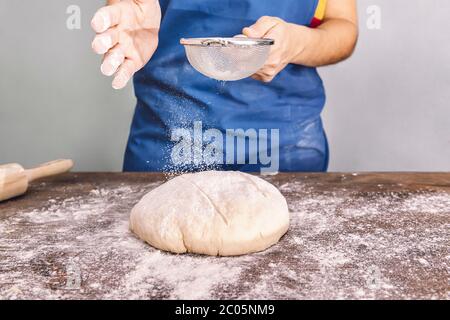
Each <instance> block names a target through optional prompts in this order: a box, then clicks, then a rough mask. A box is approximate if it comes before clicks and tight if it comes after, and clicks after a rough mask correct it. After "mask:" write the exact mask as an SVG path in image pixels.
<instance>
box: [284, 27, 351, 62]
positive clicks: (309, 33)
mask: <svg viewBox="0 0 450 320" xmlns="http://www.w3.org/2000/svg"><path fill="white" fill-rule="evenodd" d="M292 28H293V29H292V30H293V31H292V32H293V35H292V38H291V39H293V42H294V45H293V47H294V48H295V49H294V50H295V51H294V55H293V58H292V60H291V63H294V64H300V65H304V66H309V67H318V66H324V65H329V64H333V63H337V62H339V61H342V60H345V59H346V58H348V57H349V56H350V55H351V54H352V52H353V50H354V48H355V45H356V40H357V36H358V28H357V26H356V24H355V23H353V22H350V21H348V20H344V19H330V20H327V21H325V22H324V23H323V24H322V25H321V26H320V27H318V28H316V29H312V28H307V27H303V26H299V25H292ZM297 43H298V44H297Z"/></svg>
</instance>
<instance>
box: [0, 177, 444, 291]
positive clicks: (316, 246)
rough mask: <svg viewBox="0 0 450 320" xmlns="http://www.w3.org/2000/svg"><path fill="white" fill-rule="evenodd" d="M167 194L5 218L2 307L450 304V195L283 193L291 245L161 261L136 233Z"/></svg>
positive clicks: (108, 193)
mask: <svg viewBox="0 0 450 320" xmlns="http://www.w3.org/2000/svg"><path fill="white" fill-rule="evenodd" d="M267 179H269V180H270V179H272V178H271V177H269V178H267ZM272 182H273V181H272ZM273 183H274V184H276V183H275V182H273ZM157 185H158V183H155V184H150V185H149V184H147V185H141V184H133V185H123V184H122V185H119V184H116V185H115V186H112V187H110V188H93V189H92V191H91V192H90V193H89V194H87V195H83V196H77V197H72V198H67V199H48V200H47V205H46V206H45V208H41V209H39V210H28V209H23V210H21V211H19V212H17V213H16V214H15V215H13V216H10V217H9V218H5V219H2V220H0V234H1V238H0V298H2V299H24V298H27V299H44V298H45V299H60V298H64V299H75V298H81V299H87V298H102V299H120V298H125V299H139V298H150V299H210V298H218V299H221V298H223V299H288V298H290V299H317V298H318V299H327V298H369V299H375V298H376V299H380V298H394V297H396V298H448V296H447V291H448V282H447V281H448V270H449V269H448V263H449V260H450V256H449V253H448V244H449V235H448V230H449V229H450V223H449V214H450V195H449V194H447V193H444V192H431V191H423V192H420V191H419V192H383V191H382V190H380V191H379V192H369V193H367V192H365V193H360V192H355V191H345V190H344V191H343V189H339V190H336V191H335V192H333V191H331V192H317V191H315V189H314V187H313V186H311V185H308V184H307V183H300V182H293V183H288V184H283V185H281V186H280V185H278V187H279V189H280V191H281V192H282V193H283V194H284V195H285V196H286V198H287V199H288V203H289V206H290V211H291V227H290V229H289V231H288V233H287V234H286V235H285V236H284V237H283V238H282V239H281V241H280V243H279V244H277V245H275V246H273V247H271V248H270V249H268V250H267V251H264V252H261V253H257V254H251V255H246V256H239V257H229V258H218V257H207V256H197V255H174V254H169V253H165V252H161V251H159V250H156V249H153V248H152V247H150V246H149V245H147V244H145V243H143V242H141V241H140V240H138V239H137V238H136V237H134V235H133V234H132V233H131V232H130V231H129V230H128V217H129V212H130V210H131V208H132V207H133V206H134V205H135V204H136V202H137V201H138V200H139V199H140V198H141V197H142V196H143V195H144V194H145V193H147V192H148V191H149V190H151V189H153V188H154V187H156V186H157ZM0 208H1V207H0ZM0 210H1V209H0Z"/></svg>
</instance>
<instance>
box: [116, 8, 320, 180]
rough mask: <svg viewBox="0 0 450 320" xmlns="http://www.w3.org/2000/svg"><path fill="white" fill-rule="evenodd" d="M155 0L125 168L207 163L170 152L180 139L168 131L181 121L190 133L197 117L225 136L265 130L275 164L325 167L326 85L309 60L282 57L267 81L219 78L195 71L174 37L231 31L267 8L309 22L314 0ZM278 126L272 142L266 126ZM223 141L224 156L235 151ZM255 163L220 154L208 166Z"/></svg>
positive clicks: (254, 167) (256, 166)
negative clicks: (156, 13)
mask: <svg viewBox="0 0 450 320" xmlns="http://www.w3.org/2000/svg"><path fill="white" fill-rule="evenodd" d="M160 3H161V9H162V14H163V19H162V24H161V29H160V36H159V38H160V41H159V46H158V49H157V51H156V53H155V55H154V56H153V57H152V59H151V60H150V62H149V63H148V64H147V65H146V66H145V67H144V68H143V69H142V70H140V71H139V72H138V73H137V74H136V75H135V77H134V87H135V92H136V97H137V106H136V110H135V114H134V118H133V123H132V127H131V131H130V136H129V140H128V145H127V150H126V153H125V161H124V171H195V170H202V169H205V168H206V167H207V166H205V163H202V161H201V160H200V161H198V159H197V161H196V160H195V155H194V156H193V158H192V159H193V161H192V162H189V161H185V162H184V163H183V164H182V165H181V164H180V163H177V162H176V161H174V160H173V150H174V148H176V147H177V144H178V143H179V142H180V139H179V140H176V139H173V137H174V136H173V133H174V131H176V130H179V129H184V130H185V132H191V133H193V132H194V131H193V130H195V124H197V125H198V124H201V126H202V130H204V131H205V130H208V129H215V130H218V131H219V132H222V133H223V134H224V137H226V132H227V130H232V129H236V130H238V129H242V130H244V131H245V132H247V130H254V131H253V132H256V133H259V132H264V130H268V131H266V132H267V134H266V136H268V137H269V138H268V140H269V141H268V142H267V144H266V145H267V148H268V150H267V155H269V154H271V152H272V151H273V150H270V149H271V146H276V147H277V148H278V153H279V159H278V168H277V169H278V170H276V171H309V172H318V171H326V169H327V166H328V144H327V140H326V136H325V133H324V130H323V126H322V121H321V118H320V113H321V111H322V109H323V106H324V104H325V92H324V88H323V84H322V80H321V79H320V76H319V75H318V73H317V71H316V69H315V68H309V67H304V66H299V65H288V66H287V67H286V68H285V69H284V70H283V71H282V72H281V73H279V74H278V75H277V77H276V78H275V79H274V80H273V81H272V82H270V83H267V84H266V83H262V82H259V81H256V80H253V79H251V78H247V79H244V80H240V81H234V82H233V81H232V82H220V81H216V80H213V79H210V78H207V77H205V76H203V75H202V74H200V73H198V72H197V71H195V70H194V69H193V68H192V67H191V66H190V64H189V62H188V61H187V58H186V55H185V51H184V48H183V46H182V45H180V44H179V40H180V38H193V37H212V36H220V37H232V36H235V35H237V34H240V33H241V30H242V28H243V27H246V26H250V25H252V24H253V23H255V21H256V20H258V19H259V18H260V17H262V16H265V15H267V16H276V17H280V18H282V19H284V20H286V21H288V22H292V23H296V24H300V25H309V24H310V22H311V20H312V19H313V18H314V12H315V10H316V7H317V5H318V0H277V1H273V0H189V1H186V0H162V1H160ZM261 130H263V131H261ZM276 132H278V139H277V140H278V141H277V143H271V142H272V140H275V138H273V139H271V138H272V135H271V134H272V133H276ZM193 136H194V133H193ZM251 139H255V137H254V136H251V135H250V136H248V137H247V140H248V141H247V142H249V143H250V140H251ZM256 139H260V136H257V137H256ZM183 142H186V141H183ZM204 143H205V144H206V142H204ZM202 145H203V144H202ZM227 146H228V144H227V143H225V142H224V143H223V146H222V147H223V150H222V151H223V152H224V153H225V154H224V156H223V157H224V159H225V158H226V157H227V153H228V156H229V155H230V153H231V152H233V153H236V147H234V149H232V150H229V149H231V147H230V148H227ZM258 146H259V145H258ZM203 148H205V145H203ZM261 148H263V147H261ZM183 152H185V151H183ZM245 152H246V155H245V157H246V160H249V159H250V158H251V156H252V155H251V154H250V153H251V152H253V151H251V150H250V148H249V147H245ZM194 153H195V151H194ZM197 154H198V153H197ZM200 154H201V152H200ZM272 154H274V153H272ZM236 156H237V155H236ZM184 159H187V158H184ZM208 165H210V163H208ZM264 165H267V163H265V164H264ZM261 167H263V164H262V163H260V162H258V163H255V162H251V161H250V160H249V161H247V162H245V163H242V161H241V162H238V161H236V162H234V163H233V162H227V161H225V160H224V161H223V163H220V162H217V163H216V164H215V165H214V168H213V169H221V170H241V171H259V170H260V169H261Z"/></svg>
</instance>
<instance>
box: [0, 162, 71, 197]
mask: <svg viewBox="0 0 450 320" xmlns="http://www.w3.org/2000/svg"><path fill="white" fill-rule="evenodd" d="M72 167H73V161H72V160H56V161H52V162H47V163H44V164H41V165H40V166H38V167H36V168H33V169H28V170H25V169H24V168H23V167H22V166H21V165H20V164H17V163H10V164H5V165H2V166H0V201H4V200H7V199H11V198H14V197H17V196H20V195H22V194H24V193H25V192H27V190H28V184H29V183H30V182H32V181H35V180H37V179H41V178H45V177H50V176H54V175H58V174H61V173H64V172H67V171H69V170H70V169H72Z"/></svg>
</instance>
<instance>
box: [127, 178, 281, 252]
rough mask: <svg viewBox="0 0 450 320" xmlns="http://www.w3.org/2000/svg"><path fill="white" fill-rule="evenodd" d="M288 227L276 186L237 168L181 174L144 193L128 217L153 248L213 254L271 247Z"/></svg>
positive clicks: (141, 236)
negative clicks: (237, 170) (235, 170)
mask: <svg viewBox="0 0 450 320" xmlns="http://www.w3.org/2000/svg"><path fill="white" fill-rule="evenodd" d="M288 227H289V210H288V207H287V203H286V199H285V198H284V197H283V195H282V194H281V193H280V192H279V191H278V189H277V188H275V187H274V186H273V185H272V184H270V183H268V182H267V181H265V180H262V179H260V178H258V177H255V176H252V175H250V174H246V173H242V172H234V171H206V172H199V173H191V174H184V175H181V176H178V177H176V178H174V179H172V180H169V181H168V182H166V183H164V184H163V185H161V186H159V187H158V188H156V189H154V190H152V191H150V192H149V193H148V194H146V195H145V196H144V197H143V198H142V200H141V201H140V202H139V203H138V204H137V205H136V206H135V207H134V208H133V210H132V211H131V216H130V228H131V230H132V231H133V232H134V233H135V234H136V235H137V236H139V238H141V239H142V240H144V241H146V242H147V243H149V244H150V245H152V246H153V247H156V248H158V249H161V250H165V251H171V252H174V253H185V252H192V253H199V254H208V255H214V256H216V255H221V256H232V255H241V254H246V253H251V252H257V251H261V250H264V249H267V248H268V247H270V246H272V245H273V244H275V243H277V242H278V241H279V239H280V238H281V236H282V235H283V234H285V233H286V231H287V230H288Z"/></svg>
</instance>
